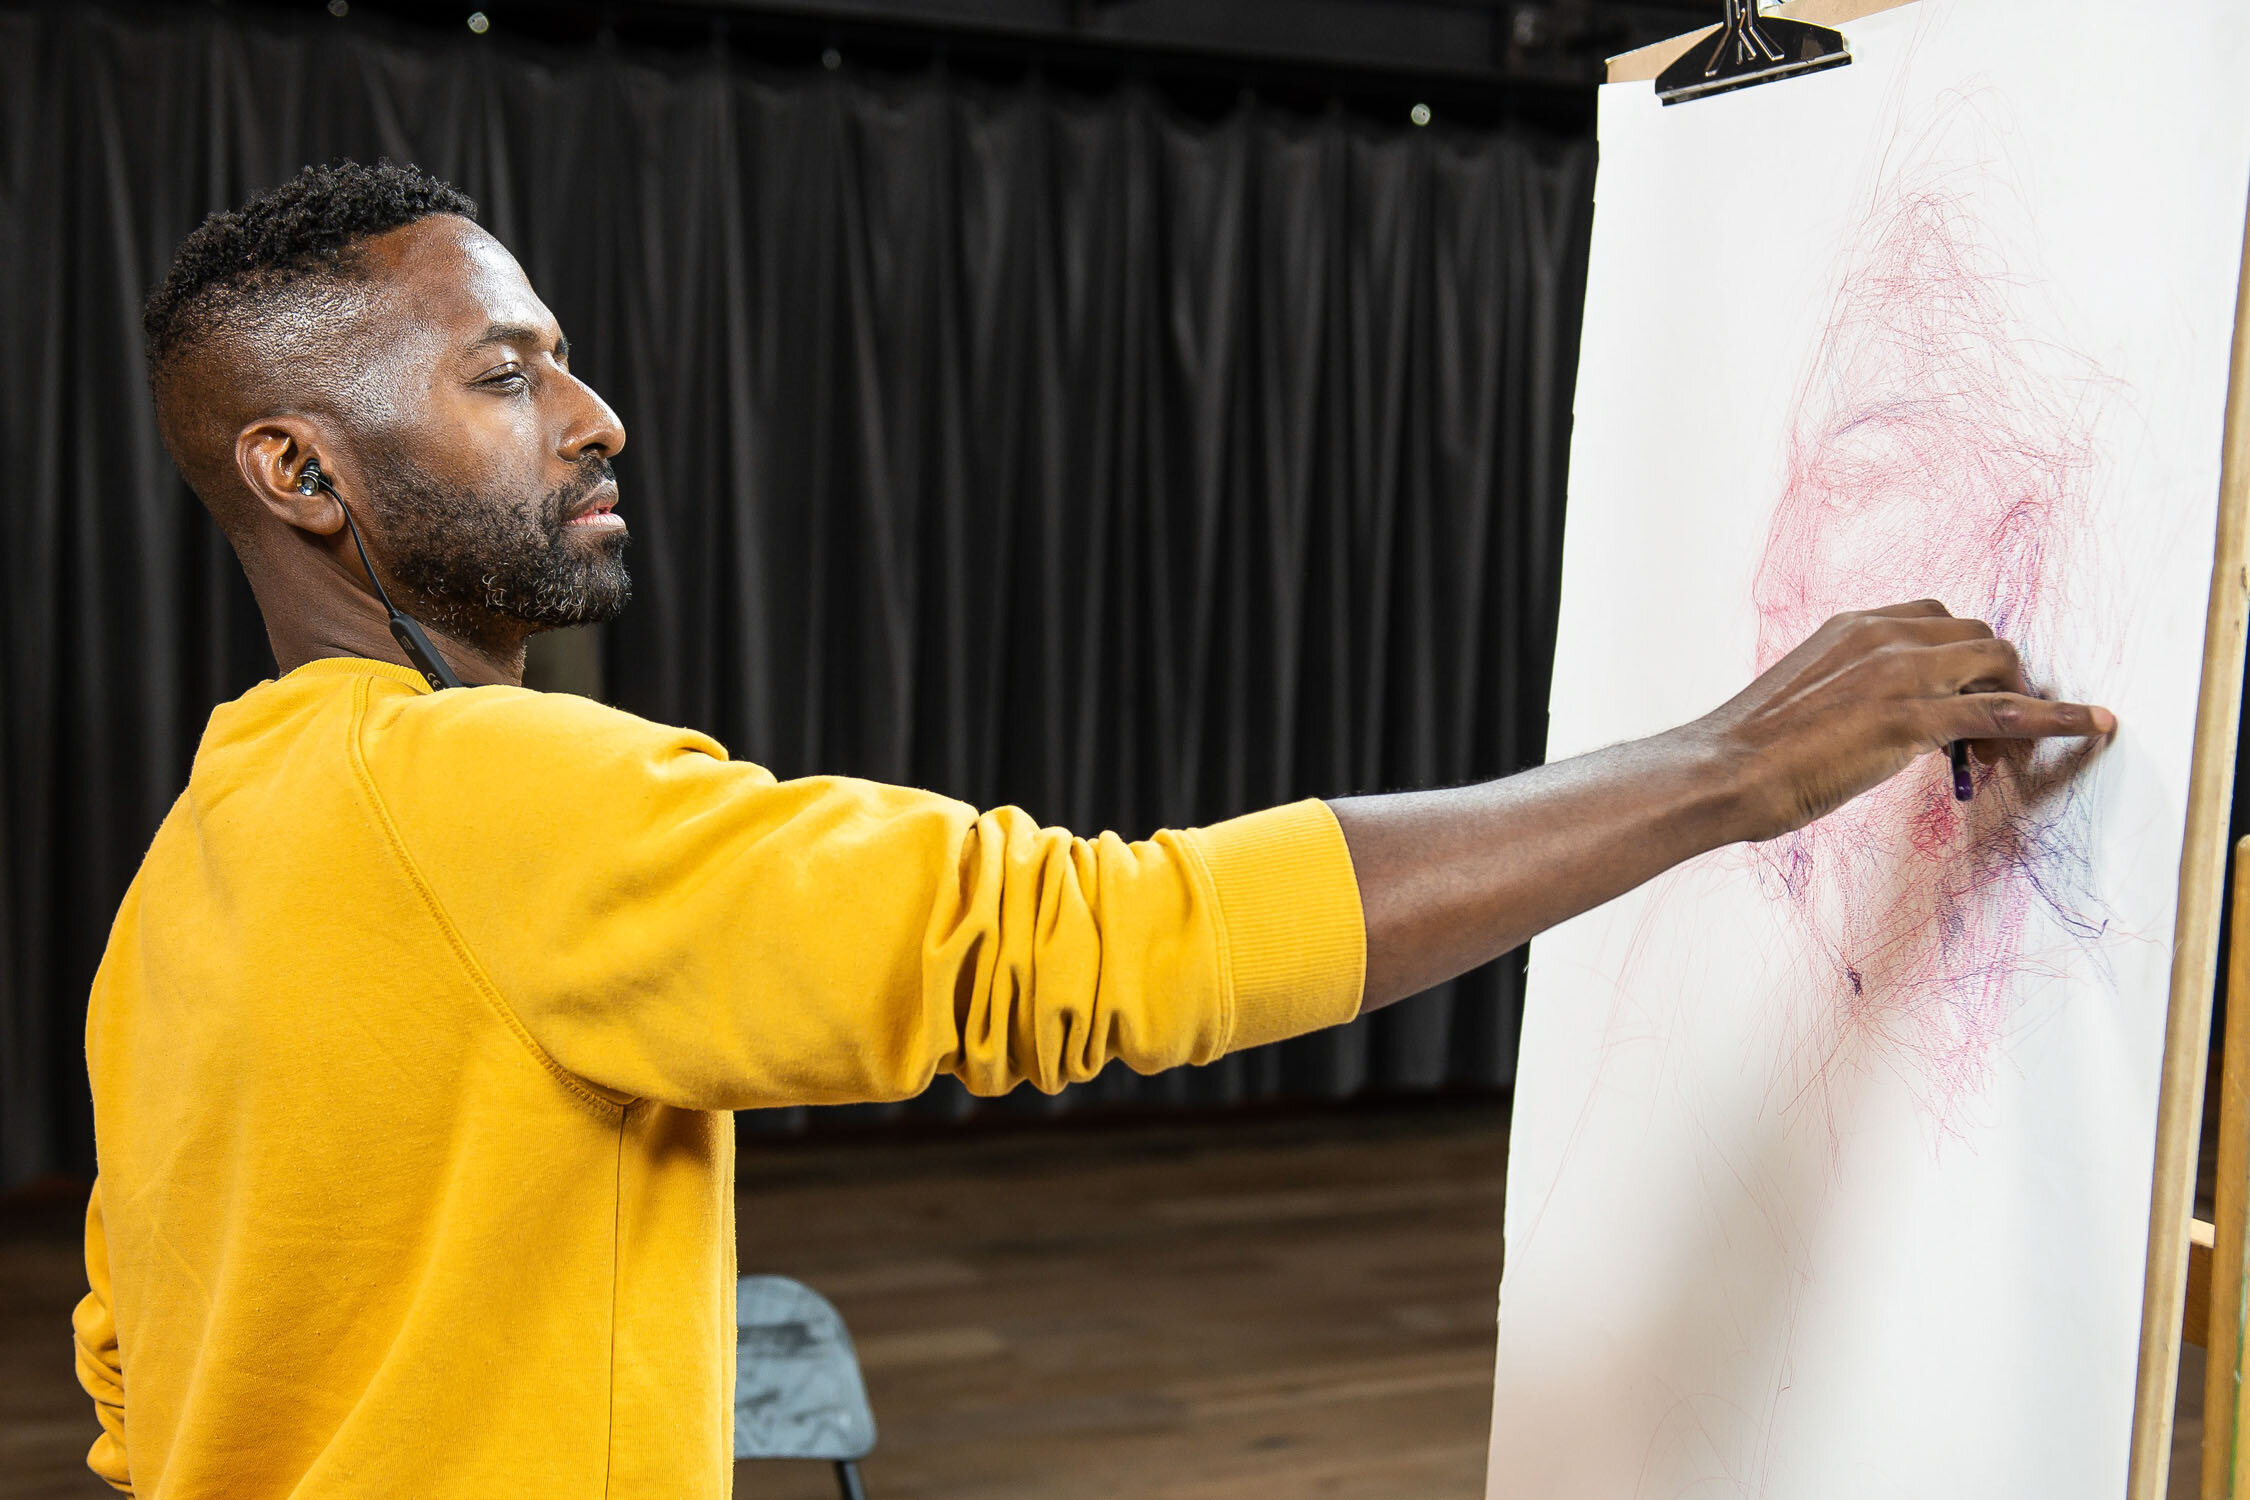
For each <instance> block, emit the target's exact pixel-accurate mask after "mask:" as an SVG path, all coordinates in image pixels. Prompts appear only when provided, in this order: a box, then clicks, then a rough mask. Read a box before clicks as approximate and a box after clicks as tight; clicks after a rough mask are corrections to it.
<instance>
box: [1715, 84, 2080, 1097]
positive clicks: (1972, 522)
mask: <svg viewBox="0 0 2250 1500" xmlns="http://www.w3.org/2000/svg"><path fill="white" fill-rule="evenodd" d="M1987 106H1988V101H1986V100H1983V99H1981V98H1979V97H1977V96H1975V95H1967V96H1956V97H1955V98H1953V99H1951V100H1949V101H1948V107H1947V108H1946V110H1945V112H1944V113H1943V114H1942V115H1941V116H1940V117H1939V118H1938V120H1937V121H1936V122H1935V123H1934V124H1933V126H1932V127H1931V128H1930V129H1929V130H1928V131H1927V132H1926V133H1925V134H1924V135H1923V136H1922V137H1921V138H1920V139H1909V140H1907V141H1905V142H1903V143H1902V144H1903V147H1904V149H1903V150H1902V151H1901V152H1900V153H1899V154H1900V155H1901V157H1902V158H1903V160H1902V161H1901V162H1900V164H1899V165H1898V166H1897V167H1896V168H1894V169H1893V170H1891V171H1890V172H1888V173H1887V174H1886V175H1885V176H1884V177H1883V178H1882V180H1881V183H1880V186H1879V187H1878V188H1877V190H1876V192H1875V195H1874V201H1873V203H1872V204H1871V206H1870V208H1869V211H1868V213H1867V215H1866V217H1865V219H1864V220H1863V221H1862V222H1861V223H1860V225H1859V226H1858V232H1857V233H1856V234H1855V236H1854V242H1855V243H1854V248H1853V249H1852V250H1851V251H1850V252H1849V253H1848V255H1847V257H1846V260H1845V264H1844V268H1843V270H1842V273H1841V275H1840V276H1839V277H1838V281H1837V286H1836V292H1835V298H1834V301H1833V303H1832V305H1831V307H1830V309H1829V311H1828V315H1827V318H1826V320H1825V323H1824V326H1823V328H1822V330H1821V334H1820V341H1819V344H1818V346H1817V348H1816V349H1815V351H1814V354H1813V357H1812V359H1811V362H1810V365H1809V368H1808V370H1807V372H1806V375H1805V377H1804V380H1803V382H1802V384H1801V386H1800V388H1799V391H1798V393H1797V398H1796V404H1795V409H1794V411H1793V413H1792V417H1791V421H1790V423H1789V427H1788V433H1787V438H1786V441H1787V450H1788V451H1787V455H1786V462H1785V466H1784V474H1785V478H1784V480H1783V483H1782V488H1781V494H1780V496H1779V499H1778V501H1777V502H1776V504H1775V506H1774V509H1773V516H1772V521H1771V524H1770V526H1769V529H1768V531H1767V536H1766V543H1765V550H1764V554H1763V556H1762V557H1761V559H1760V560H1759V564H1758V568H1757V572H1756V574H1755V577H1754V583H1753V596H1754V597H1753V604H1754V608H1755V610H1756V614H1757V660H1756V663H1755V666H1756V669H1757V670H1758V671H1764V670H1765V669H1766V668H1767V667H1770V666H1771V665H1773V663H1774V662H1776V661H1778V660H1779V659H1780V658H1781V657H1782V656H1783V655H1784V654H1785V653H1787V652H1788V651H1789V650H1790V649H1792V648H1793V647H1794V646H1796V645H1797V644H1798V643H1799V642H1800V641H1802V640H1803V639H1804V638H1805V637H1806V636H1808V635H1810V634H1811V633H1812V632H1813V630H1814V629H1816V628H1817V627H1818V626H1819V625H1820V623H1821V622H1822V621H1823V620H1826V619H1827V618H1829V617H1830V616H1831V615H1834V614H1837V613H1839V612H1840V611H1843V610H1846V609H1861V608H1869V607H1874V606H1878V605H1882V604H1887V603H1892V602H1896V601H1899V600H1905V599H1911V598H1915V597H1917V596H1918V595H1920V594H1922V593H1924V592H1926V591H1928V590H1930V589H1931V588H1933V587H1936V588H1938V589H1939V590H1941V592H1942V598H1941V601H1940V602H1942V603H1944V604H1945V605H1946V606H1947V607H1948V608H1950V609H1951V610H1952V611H1953V612H1954V613H1955V614H1957V615H1963V616H1972V617H1975V618H1978V619H1983V620H1988V621H1990V622H1991V624H1992V626H1993V628H1994V629H1995V630H1996V631H1997V632H1998V633H1999V634H2001V635H2002V636H2004V637H2005V638H2007V639H2008V640H2009V641H2011V642H2013V643H2014V644H2015V645H2016V646H2017V648H2018V649H2019V651H2020V652H2021V653H2022V658H2023V665H2024V672H2025V675H2026V677H2027V678H2028V679H2029V680H2030V682H2031V684H2032V686H2033V688H2034V689H2035V690H2039V691H2044V692H2048V693H2050V694H2053V695H2057V696H2068V695H2069V694H2068V691H2067V690H2068V689H2069V687H2070V686H2071V685H2070V684H2068V683H2063V682H2058V681H2057V678H2056V673H2057V671H2058V670H2059V668H2060V666H2061V663H2059V662H2058V660H2057V658H2056V656H2055V646H2056V644H2057V641H2058V634H2059V630H2058V627H2059V626H2060V624H2061V621H2062V618H2063V612H2064V610H2065V609H2066V608H2067V609H2070V610H2072V611H2074V612H2075V613H2076V615H2077V616H2078V618H2079V619H2080V620H2081V621H2083V620H2084V618H2085V616H2086V614H2087V612H2088V611H2089V609H2098V608H2099V605H2100V599H2099V596H2098V594H2096V593H2095V592H2093V590H2092V588H2091V587H2090V572H2089V570H2088V569H2086V568H2083V567H2081V566H2079V564H2080V562H2081V560H2082V559H2081V556H2080V552H2081V549H2082V548H2084V547H2085V546H2087V545H2088V543H2089V541H2090V539H2091V537H2092V535H2093V530H2092V527H2093V522H2094V519H2095V518H2094V516H2093V514H2092V510H2093V503H2092V502H2093V486H2094V484H2095V481H2096V479H2097V474H2098V463H2099V459H2100V456H2101V454H2100V449H2099V447H2098V442H2099V437H2100V429H2101V426H2102V422H2103V419H2104V417H2105V416H2106V415H2107V413H2108V410H2109V408H2110V406H2111V405H2112V404H2113V402H2114V401H2115V400H2116V399H2117V397H2118V392H2117V391H2116V389H2115V385H2114V382H2112V381H2110V380H2109V379H2108V378H2107V377H2105V376H2104V375H2103V374H2102V373H2101V372H2100V371H2099V370H2098V369H2097V368H2096V367H2095V366H2094V365H2093V363H2092V362H2091V361H2090V360H2087V359H2086V358H2085V357H2084V356H2082V355H2078V354H2075V353H2073V352H2071V350H2070V348H2069V345H2068V342H2067V340H2066V339H2064V338H2062V337H2059V336H2058V334H2057V331H2056V330H2055V329H2054V328H2052V327H2043V326H2040V325H2039V324H2038V323H2037V322H2035V320H2034V319H2033V318H2032V317H2031V316H2029V315H2028V313H2027V308H2026V304H2027V303H2030V302H2032V301H2034V300H2035V293H2036V280H2035V279H2034V278H2032V277H2030V276H2028V275H2027V274H2026V273H2025V271H2024V269H2023V266H2022V264H2021V259H2020V257H2019V256H2016V255H2012V254H2011V252H2010V250H2009V249H2008V248H2007V247H2005V246H2004V245H2003V244H2002V243H2001V240H2000V237H1999V235H1997V234H1996V233H1995V232H1994V231H1993V229H1992V228H1991V227H1990V226H1989V225H1988V224H1987V223H1986V222H1985V220H1984V218H1983V217H1982V213H1981V210H1980V204H1982V203H1990V202H1996V201H2003V200H2004V199H2005V198H2006V197H2007V196H2008V195H2007V190H2006V186H2005V183H2004V180H2003V179H2001V178H2000V177H1999V176H1998V164H1997V163H1995V162H1994V161H1993V160H1992V159H1991V158H1990V156H1989V155H1987V151H1988V149H1989V148H1988V147H1986V146H1985V145H1984V144H1983V142H1982V141H1981V139H1980V137H1981V135H1982V132H1981V131H1980V129H1979V128H1978V127H1979V126H1980V125H1981V124H1982V123H1983V122H1982V110H1983V109H1984V108H1986V107H1987ZM2091 753H2093V751H2092V748H2091V747H2085V746H2079V747H2073V748H2071V749H2068V750H2064V749H2052V748H2050V749H2046V750H2043V751H2041V752H2040V753H2039V754H2038V756H2037V757H2036V758H2035V759H2031V760H2028V761H2026V760H2003V761H2002V762H2000V763H1998V764H1995V765H1987V766H1982V767H1980V768H1978V770H1977V771H1976V776H1975V781H1976V796H1975V797H1974V798H1973V799H1972V800H1971V801H1969V802H1966V803H1963V802H1960V801H1957V800H1956V799H1955V798H1954V796H1953V792H1952V786H1951V777H1950V774H1949V771H1948V768H1947V767H1946V765H1945V763H1944V762H1943V761H1941V760H1938V759H1936V758H1930V759H1925V760H1924V761H1922V762H1920V763H1918V764H1917V765H1915V766H1914V767H1912V768H1910V769H1909V770H1908V771H1907V772H1906V773H1905V774H1903V775H1901V776H1899V777H1897V778H1895V779H1894V780H1892V781H1890V782H1889V783H1887V784H1885V785H1884V786H1882V787H1880V788H1878V789H1876V790H1875V791H1874V792H1872V793H1870V794H1868V795H1867V796H1865V797H1862V798H1860V799H1859V800H1857V801H1855V802H1853V803H1851V804H1849V805H1847V806H1846V807H1844V808H1842V809H1840V810H1838V811H1837V812H1835V813H1832V814H1830V815H1829V816H1828V817H1826V818H1823V819H1821V820H1820V821H1819V822H1817V823H1815V824H1813V825H1811V826H1810V827H1808V828H1806V829H1804V830H1802V831H1800V832H1798V833H1795V834H1792V835H1790V836H1788V837H1786V838H1782V839H1778V840H1775V841H1774V842H1772V843H1770V844H1766V845H1763V846H1758V847H1757V848H1756V849H1755V850H1754V853H1753V855H1752V858H1753V859H1754V861H1755V865H1756V868H1757V871H1758V874H1759V876H1760V877H1761V879H1760V884H1761V889H1762V890H1764V891H1765V893H1766V894H1767V895H1769V896H1770V897H1772V898H1773V899H1775V900H1777V901H1778V902H1780V903H1781V904H1782V906H1783V907H1784V908H1785V909H1786V910H1787V911H1788V913H1789V914H1790V916H1791V917H1792V919H1793V921H1792V927H1793V930H1794V931H1795V932H1796V933H1797V935H1798V936H1799V937H1800V939H1801V940H1802V948H1801V957H1802V959H1803V962H1802V963H1801V964H1799V963H1793V964H1791V965H1789V966H1788V967H1789V969H1790V972H1791V980H1790V983H1791V987H1792V989H1793V991H1794V993H1793V994H1792V995H1791V996H1790V997H1789V1002H1788V1004H1787V1007H1786V1011H1785V1014H1784V1016H1783V1017H1782V1022H1783V1025H1784V1027H1785V1035H1784V1038H1783V1045H1784V1048H1785V1053H1786V1055H1785V1057H1784V1058H1783V1059H1782V1061H1781V1064H1780V1066H1779V1068H1778V1070H1777V1082H1778V1085H1779V1088H1780V1090H1781V1092H1782V1093H1783V1094H1784V1095H1785V1107H1786V1108H1789V1109H1791V1110H1797V1111H1806V1112H1809V1113H1811V1114H1812V1115H1813V1116H1814V1117H1815V1118H1817V1119H1818V1120H1819V1121H1820V1123H1821V1124H1822V1125H1823V1126H1824V1128H1827V1129H1828V1130H1830V1131H1831V1132H1833V1130H1834V1128H1835V1126H1834V1120H1833V1118H1832V1116H1831V1112H1830V1110H1829V1108H1828V1105H1827V1098H1826V1092H1827V1084H1828V1083H1829V1081H1830V1080H1831V1079H1832V1078H1833V1077H1834V1075H1835V1074H1836V1073H1837V1071H1838V1070H1843V1071H1846V1072H1849V1071H1853V1070H1858V1069H1864V1068H1870V1067H1881V1068H1886V1069H1889V1070H1892V1071H1894V1072H1896V1073H1897V1074H1898V1075H1899V1076H1901V1077H1902V1078H1903V1079H1904V1080H1905V1081H1906V1082H1907V1084H1908V1086H1909V1087H1910V1088H1911V1089H1912V1090H1913V1091H1914V1093H1915V1096H1916V1098H1917V1100H1918V1102H1919V1103H1920V1104H1921V1106H1922V1108H1923V1110H1924V1112H1925V1116H1926V1118H1927V1119H1928V1121H1929V1122H1930V1124H1931V1126H1932V1128H1933V1130H1934V1131H1935V1132H1936V1133H1937V1135H1938V1136H1940V1137H1941V1138H1943V1137H1958V1136H1959V1135H1960V1133H1961V1128H1962V1118H1961V1115H1962V1107H1963V1106H1964V1105H1965V1104H1967V1103H1969V1102H1971V1101H1973V1099H1974V1098H1975V1097H1976V1096H1978V1095H1979V1094H1981V1093H1982V1092H1983V1090H1984V1088H1985V1086H1986V1084H1987V1083H1988V1081H1989V1079H1990V1076H1991V1071H1992V1068H1993V1067H1994V1065H1995V1063H1996V1061H1997V1053H1998V1051H1999V1049H2000V1048H2001V1047H2002V1046H2003V1044H2004V1041H2005V1038H2006V1036H2007V1033H2008V1029H2009V1024H2010V1020H2011V1016H2012V1014H2013V1011H2014V1001H2015V997H2016V995H2017V993H2018V989H2019V980H2021V979H2022V978H2023V977H2024V975H2025V973H2026V970H2027V969H2028V970H2037V969H2038V968H2039V967H2041V966H2042V965H2043V964H2044V963H2046V962H2047V961H2049V960H2051V959H2052V958H2053V957H2054V954H2053V951H2052V949H2051V948H2043V947H2042V946H2041V943H2042V936H2041V935H2040V934H2039V933H2037V932H2035V930H2034V927H2035V923H2045V924H2049V925H2051V926H2052V928H2053V929H2054V930H2055V932H2057V933H2059V934H2060V936H2061V939H2062V940H2063V941H2066V942H2069V941H2076V942H2094V941H2098V940H2099V939H2100V938H2101V937H2102V936H2103V934H2104V931H2105V928H2106V926H2107V919H2106V917H2105V915H2104V914H2103V913H2102V911H2101V910H2100V908H2099V906H2098V904H2097V903H2096V902H2095V900H2094V898H2093V896H2092V894H2091V890H2090V884H2089V875H2090V870H2089V869H2088V866H2087V859H2088V844H2089V840H2090V837H2091V819H2090V815H2089V810H2088V807H2087V803H2086V798H2085V796H2084V789H2083V785H2082V783H2081V782H2080V781H2079V780H2078V778H2077V776H2076V773H2077V771H2078V770H2079V769H2080V765H2081V763H2082V762H2083V760H2084V759H2085V758H2086V757H2087V756H2088V755H2090V754H2091ZM1800 983H1801V985H1802V986H1803V987H1800Z"/></svg>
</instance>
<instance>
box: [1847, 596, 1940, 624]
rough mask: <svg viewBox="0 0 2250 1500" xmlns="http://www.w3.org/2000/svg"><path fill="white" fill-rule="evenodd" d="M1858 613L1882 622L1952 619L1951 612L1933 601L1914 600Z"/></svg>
mask: <svg viewBox="0 0 2250 1500" xmlns="http://www.w3.org/2000/svg"><path fill="white" fill-rule="evenodd" d="M1860 613H1861V614H1866V615H1873V616H1875V617H1876V618H1878V619H1883V620H1928V619H1938V618H1944V619H1951V618H1953V611H1952V610H1950V609H1947V608H1946V607H1945V606H1944V605H1942V604H1940V603H1938V602H1937V600H1935V599H1916V600H1913V601H1911V602H1910V603H1906V604H1886V605H1884V606H1883V607H1882V608H1881V609H1867V610H1861V611H1860Z"/></svg>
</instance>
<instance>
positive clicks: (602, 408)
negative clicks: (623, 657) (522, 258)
mask: <svg viewBox="0 0 2250 1500" xmlns="http://www.w3.org/2000/svg"><path fill="white" fill-rule="evenodd" d="M367 253H368V254H369V255H370V257H371V258H373V259H374V261H375V265H376V270H377V272H378V277H377V279H378V283H379V285H380V286H381V287H382V289H383V290H382V294H381V296H380V298H379V299H378V303H377V306H376V308H375V309H374V310H373V312H372V313H371V318H372V319H373V320H374V321H375V327H376V333H377V337H376V338H375V339H374V340H372V341H371V342H373V343H375V344H377V345H378V346H380V347H381V348H382V349H383V353H382V354H381V355H380V356H378V359H379V361H380V363H381V366H382V367H381V368H379V369H376V370H370V371H368V372H366V374H367V376H368V378H367V379H366V380H364V381H363V382H361V385H360V389H361V390H362V391H363V392H366V393H369V397H370V399H367V400H366V401H364V402H363V404H362V405H361V407H360V409H359V410H358V411H356V412H355V423H354V426H355V434H354V435H355V437H356V439H357V447H358V449H359V451H358V452H357V453H356V454H355V460H356V462H357V464H358V465H359V467H360V470H361V472H360V474H359V475H358V476H356V477H357V478H358V480H359V486H360V488H361V490H362V491H363V492H364V493H366V495H367V496H368V498H369V503H370V505H371V506H372V508H373V512H374V514H373V517H372V519H373V521H374V525H373V526H372V527H370V531H371V533H373V535H374V536H376V537H379V538H380V542H379V546H380V549H381V553H382V556H383V560H384V564H385V571H386V572H388V573H389V574H391V575H392V576H393V577H394V578H395V579H396V580H397V582H398V583H399V584H400V585H401V586H402V589H403V591H404V592H406V593H407V594H408V595H410V597H411V600H412V602H411V603H405V601H402V604H404V605H405V607H406V608H407V609H408V610H409V612H411V613H414V614H416V615H419V616H421V617H422V618H424V619H425V620H426V621H427V622H428V623H430V624H434V625H436V626H438V627H439V628H440V629H443V630H445V631H446V632H447V633H448V634H451V635H454V636H456V637H459V638H462V639H467V640H480V639H485V638H488V637H492V636H494V635H496V634H497V635H501V636H506V635H511V634H512V635H516V636H518V637H520V634H521V630H522V627H525V626H529V627H531V628H532V629H534V630H544V629H553V628H557V627H562V626H568V625H585V624H594V623H598V622H600V621H604V620H608V619H612V618H614V617H615V616H616V615H617V613H618V612H619V611H620V610H622V609H623V608H624V607H625V603H626V601H627V599H629V598H630V597H631V580H630V578H629V577H628V576H627V573H626V570H625V561H624V551H625V547H626V543H627V541H628V533H627V531H626V529H625V522H624V520H623V519H622V518H621V517H619V516H618V515H617V514H616V511H615V509H614V507H615V506H616V504H617V482H616V479H615V478H614V476H613V475H612V474H611V472H610V466H609V460H610V456H611V455H612V454H614V453H616V452H617V451H618V449H620V448H622V447H623V446H624V444H625V431H624V428H623V426H622V425H621V424H620V423H619V422H618V420H617V415H616V413H614V412H612V411H611V410H610V409H609V407H608V406H607V404H605V403H604V402H603V401H602V399H601V397H599V396H597V395H595V394H594V392H593V390H592V389H591V388H590V387H588V386H587V385H586V384H585V382H583V381H581V380H579V379H577V378H576V377H575V376H573V375H572V374H571V373H570V345H569V342H568V341H567V340H566V339H564V337H563V335H562V330H561V328H560V327H558V326H557V325H556V322H555V317H554V314H553V313H551V312H549V311H548V310H547V307H546V304H545V303H543V302H541V301H540V300H539V297H538V295H537V294H536V293H534V292H533V291H532V289H531V283H530V281H529V280H528V279H527V278H526V277H525V276H524V273H523V268H522V267H521V266H519V265H517V264H516V261H515V258H514V257H513V256H511V255H510V254H508V252H507V251H506V250H505V249H503V248H502V247H501V245H500V243H499V241H497V240H495V239H493V238H492V236H490V235H488V234H486V233H485V232H484V231H483V230H481V229H479V228H477V227H476V226H475V225H474V224H471V223H469V222H468V221H467V220H465V219H458V218H454V217H451V216H449V215H448V216H441V217H436V218H430V219H424V220H421V221H419V222H417V223H414V224H410V225H408V226H406V227H405V228H403V229H397V230H393V231H391V232H390V233H388V234H384V235H380V236H377V237H376V238H375V239H373V240H370V241H369V242H368V243H367Z"/></svg>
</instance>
